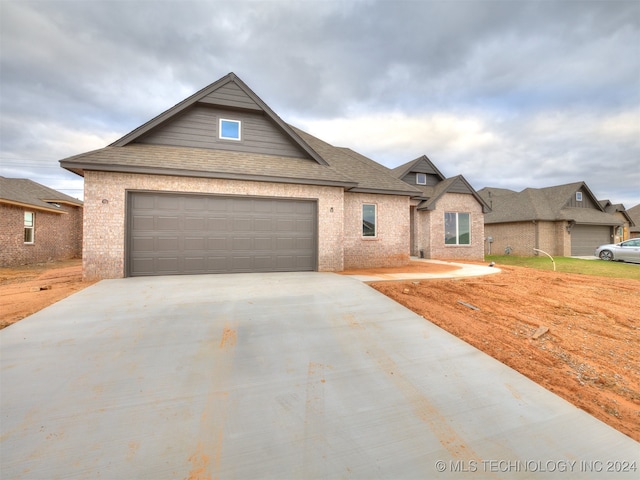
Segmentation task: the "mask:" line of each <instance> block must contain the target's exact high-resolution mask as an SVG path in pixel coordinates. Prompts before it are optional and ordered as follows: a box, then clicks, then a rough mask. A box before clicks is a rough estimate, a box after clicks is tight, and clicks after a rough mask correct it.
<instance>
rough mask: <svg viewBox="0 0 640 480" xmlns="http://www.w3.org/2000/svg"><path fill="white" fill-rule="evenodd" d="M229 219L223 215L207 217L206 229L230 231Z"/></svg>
mask: <svg viewBox="0 0 640 480" xmlns="http://www.w3.org/2000/svg"><path fill="white" fill-rule="evenodd" d="M231 220H232V219H230V218H223V217H209V218H208V219H207V230H208V231H210V232H211V231H213V232H230V231H232V228H231V226H232V225H231Z"/></svg>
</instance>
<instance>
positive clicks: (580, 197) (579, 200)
mask: <svg viewBox="0 0 640 480" xmlns="http://www.w3.org/2000/svg"><path fill="white" fill-rule="evenodd" d="M581 201H582V192H576V202H581Z"/></svg>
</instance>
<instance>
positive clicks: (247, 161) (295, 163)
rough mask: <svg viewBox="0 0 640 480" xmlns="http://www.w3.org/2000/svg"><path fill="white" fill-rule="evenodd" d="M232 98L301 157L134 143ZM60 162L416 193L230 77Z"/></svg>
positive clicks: (79, 169) (70, 166) (75, 168)
mask: <svg viewBox="0 0 640 480" xmlns="http://www.w3.org/2000/svg"><path fill="white" fill-rule="evenodd" d="M231 86H233V89H231V88H230V87H231ZM223 93H224V94H223ZM230 95H233V96H234V97H233V102H232V103H233V104H234V105H235V107H234V108H238V104H241V105H242V108H243V109H244V110H246V111H252V112H256V113H260V114H262V115H264V116H265V117H266V118H267V119H269V120H270V121H271V122H272V124H274V125H275V126H276V127H277V128H278V129H279V131H280V132H282V134H283V135H284V136H285V137H287V138H288V139H289V141H290V142H291V143H292V144H294V145H296V146H297V147H298V148H299V151H300V156H299V157H295V156H287V157H283V156H278V155H273V154H267V153H260V152H252V153H248V152H241V151H230V150H217V149H215V148H199V147H185V146H170V145H152V144H145V143H137V142H136V139H139V138H141V137H142V136H144V135H146V134H149V133H150V132H151V131H152V130H153V129H158V128H161V127H162V126H163V125H165V124H167V123H168V122H169V121H171V120H172V119H173V118H175V117H177V116H179V115H182V114H183V113H184V112H185V111H186V110H187V109H188V108H190V107H192V106H195V105H196V104H197V103H200V104H207V105H216V106H219V107H222V108H225V107H228V106H229V105H228V103H229V96H230ZM60 164H61V166H62V167H64V168H66V169H67V170H70V171H72V172H74V173H77V174H78V175H84V171H85V170H98V171H112V172H127V173H147V174H161V175H177V176H193V177H207V178H224V179H233V180H253V181H263V182H278V183H296V184H309V185H328V186H340V187H343V188H344V189H345V190H348V191H353V192H371V193H383V194H396V195H409V196H411V195H416V194H419V191H418V190H416V189H415V188H413V187H412V186H411V185H408V184H406V183H405V182H402V181H400V180H398V179H397V178H395V177H394V176H393V175H392V174H391V171H390V170H389V169H388V168H386V167H384V166H382V165H380V164H378V163H376V162H374V161H373V160H371V159H369V158H367V157H365V156H363V155H360V154H359V153H356V152H354V151H353V150H350V149H347V148H338V147H335V146H333V145H330V144H328V143H326V142H324V141H322V140H320V139H318V138H316V137H314V136H312V135H310V134H308V133H306V132H303V131H302V130H299V129H297V128H295V127H293V126H291V125H289V124H287V123H285V122H284V121H282V119H280V117H278V116H277V115H276V114H275V113H274V112H273V110H271V109H270V108H269V106H268V105H266V104H265V103H264V102H263V101H262V100H261V99H260V98H259V97H258V96H257V95H256V94H255V93H254V92H253V91H251V89H249V87H248V86H247V85H245V84H244V82H242V81H241V80H240V79H239V78H238V77H237V76H236V75H235V74H233V73H230V74H228V75H226V76H225V77H223V78H222V79H220V80H218V81H217V82H214V83H212V84H211V85H209V86H208V87H205V88H203V89H202V90H200V91H199V92H197V93H195V94H193V95H191V96H190V97H189V98H187V99H185V100H183V101H182V102H180V103H179V104H177V105H175V106H174V107H172V108H170V109H168V110H167V111H165V112H164V113H162V114H160V115H158V116H157V117H155V118H154V119H152V120H150V121H148V122H147V123H145V124H144V125H142V126H140V127H138V128H136V129H135V130H133V131H132V132H131V133H129V134H127V135H125V136H124V137H122V138H120V139H119V140H117V141H115V142H114V143H112V144H111V145H109V146H108V147H106V148H102V149H99V150H94V151H91V152H87V153H82V154H80V155H75V156H73V157H69V158H66V159H64V160H61V161H60Z"/></svg>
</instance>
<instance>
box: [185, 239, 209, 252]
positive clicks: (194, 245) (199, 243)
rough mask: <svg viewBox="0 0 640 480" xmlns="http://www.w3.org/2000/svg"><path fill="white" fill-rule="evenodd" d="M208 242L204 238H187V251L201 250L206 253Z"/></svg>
mask: <svg viewBox="0 0 640 480" xmlns="http://www.w3.org/2000/svg"><path fill="white" fill-rule="evenodd" d="M206 244H207V241H206V239H205V238H204V237H187V238H185V239H184V249H185V251H187V252H188V251H193V250H199V251H204V250H205V246H206Z"/></svg>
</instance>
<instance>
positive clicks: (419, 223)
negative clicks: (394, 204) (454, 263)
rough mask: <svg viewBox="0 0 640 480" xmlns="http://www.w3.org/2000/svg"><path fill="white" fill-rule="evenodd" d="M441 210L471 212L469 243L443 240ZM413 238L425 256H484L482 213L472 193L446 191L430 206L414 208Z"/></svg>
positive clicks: (451, 257) (470, 257)
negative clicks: (415, 209) (463, 243)
mask: <svg viewBox="0 0 640 480" xmlns="http://www.w3.org/2000/svg"><path fill="white" fill-rule="evenodd" d="M445 212H457V213H470V214H471V245H446V244H445V243H444V214H445ZM416 213H417V214H416V225H415V232H416V235H415V241H416V243H417V249H418V250H423V251H424V256H425V258H434V259H460V260H480V261H482V260H484V237H485V226H484V214H483V213H482V206H481V205H480V204H479V203H478V201H477V200H476V199H475V198H474V197H473V195H467V194H461V193H447V194H445V195H443V196H442V197H441V198H440V199H439V200H438V201H437V203H436V208H435V209H434V210H429V211H427V210H418V211H417V212H416Z"/></svg>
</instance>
